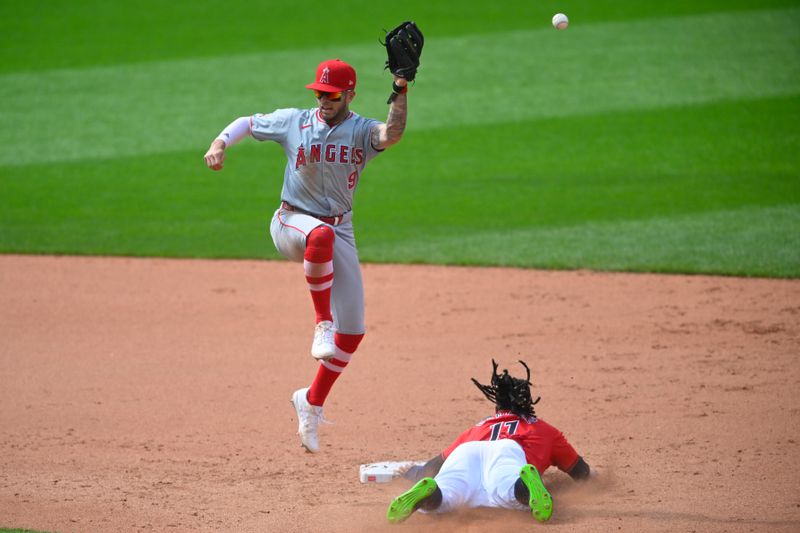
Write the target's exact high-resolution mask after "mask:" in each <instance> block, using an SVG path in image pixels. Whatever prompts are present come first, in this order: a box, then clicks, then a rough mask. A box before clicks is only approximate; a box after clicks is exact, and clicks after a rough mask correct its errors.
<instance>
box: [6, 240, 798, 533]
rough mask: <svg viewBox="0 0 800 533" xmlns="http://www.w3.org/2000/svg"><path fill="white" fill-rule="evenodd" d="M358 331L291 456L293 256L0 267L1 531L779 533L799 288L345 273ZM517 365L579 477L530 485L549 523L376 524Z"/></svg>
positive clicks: (303, 327)
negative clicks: (578, 461) (482, 385)
mask: <svg viewBox="0 0 800 533" xmlns="http://www.w3.org/2000/svg"><path fill="white" fill-rule="evenodd" d="M364 277H365V286H366V292H367V324H368V332H367V335H366V337H365V339H364V342H363V343H362V345H361V347H360V349H359V351H358V352H357V353H356V354H355V356H354V357H353V360H352V362H351V364H350V366H349V367H348V368H347V369H346V371H345V373H344V374H343V376H342V378H341V379H340V380H339V382H338V383H337V384H336V386H335V387H334V389H333V392H332V394H331V396H330V397H329V400H328V403H327V404H326V407H325V414H326V416H327V418H329V419H331V420H333V421H335V424H332V425H326V426H323V427H322V429H321V433H320V440H321V444H322V453H320V454H317V455H311V454H308V453H305V452H304V451H303V449H302V448H301V447H300V446H299V441H298V439H297V436H296V435H295V432H296V430H297V422H296V420H295V415H294V410H293V409H292V406H291V404H290V403H289V398H290V396H291V394H292V392H293V391H294V390H295V389H297V388H299V387H302V386H307V385H308V384H309V382H310V380H311V378H312V377H313V375H314V373H315V372H316V367H317V363H316V362H315V361H313V360H312V359H311V357H310V356H309V354H308V351H309V347H310V342H311V335H312V331H313V320H312V319H313V314H312V311H311V302H310V298H309V296H308V294H307V289H306V287H305V280H304V278H303V276H302V269H301V268H300V267H299V266H298V265H297V264H290V263H287V262H269V261H206V260H203V261H199V260H163V259H156V260H150V259H126V258H110V259H109V258H80V257H79V258H75V257H35V256H2V257H0V295H2V302H3V303H2V306H0V371H1V375H2V378H3V387H2V391H1V392H0V415H2V426H1V429H0V447H2V456H1V457H0V525H2V526H6V527H24V528H31V529H37V530H48V531H59V532H72V531H75V532H78V531H80V532H86V531H176V532H177V531H254V532H255V531H276V532H278V531H280V532H284V531H297V532H300V531H303V532H306V531H333V532H339V531H341V532H345V531H346V532H350V531H383V530H385V531H494V532H497V531H520V530H525V529H528V528H529V529H531V530H533V529H538V528H539V527H546V528H548V531H577V532H608V531H620V530H621V531H639V532H651V531H670V532H675V531H687V532H688V531H697V532H701V531H702V532H705V531H730V532H734V531H736V532H738V531H743V532H744V531H748V532H749V531H786V532H788V531H798V530H800V491H798V479H800V364H798V363H800V362H799V361H798V353H800V282H798V281H797V280H769V279H741V278H725V277H706V276H690V277H687V276H672V275H650V274H607V273H593V272H543V271H534V270H515V269H501V268H452V267H431V266H384V265H365V266H364ZM493 357H494V358H495V359H497V360H498V362H500V364H501V368H509V369H510V370H511V371H512V373H516V372H517V371H519V370H521V367H519V366H518V365H517V364H516V360H517V359H523V360H525V361H527V362H528V363H529V365H530V366H531V368H532V371H533V376H532V381H533V383H534V387H535V389H534V394H535V395H540V396H541V397H542V400H541V402H540V403H539V404H538V405H537V408H536V411H537V414H538V415H539V416H540V417H542V418H543V419H545V420H547V421H548V422H550V423H551V424H553V425H555V426H556V427H558V428H559V429H561V430H562V431H563V432H564V433H565V435H566V436H567V438H568V439H569V440H570V441H571V442H572V443H573V445H574V446H575V447H576V449H577V450H578V452H579V453H580V454H582V455H583V456H584V457H585V458H586V460H587V462H588V463H589V464H590V465H592V467H594V468H595V469H596V470H597V471H598V473H599V475H598V478H597V479H595V480H594V481H593V482H592V483H589V484H585V485H580V486H578V485H575V484H573V483H572V481H571V480H570V479H569V478H568V477H567V476H566V475H564V474H563V473H561V472H558V471H556V470H554V469H551V470H549V471H548V472H547V473H546V474H545V476H544V480H545V483H546V484H547V485H548V486H549V487H550V489H551V492H552V494H553V498H554V501H555V512H554V515H553V519H552V520H551V522H550V523H549V524H547V525H546V526H540V525H538V524H535V523H533V522H532V520H531V518H530V516H529V515H527V514H526V513H522V512H512V511H500V510H489V509H481V510H471V511H465V512H460V513H456V514H453V515H448V516H425V515H420V514H417V515H414V516H412V517H411V518H410V519H409V520H408V521H407V522H405V523H404V524H402V525H400V526H394V527H390V526H389V525H388V524H387V523H386V520H385V512H386V507H387V506H388V504H389V502H390V501H391V499H392V498H393V497H394V496H395V495H397V494H399V493H400V492H402V491H403V490H405V488H406V487H408V486H409V485H410V484H409V483H406V482H404V481H396V482H393V483H389V484H380V485H375V484H367V485H362V484H360V483H359V480H358V465H359V464H361V463H367V462H373V461H379V460H405V459H428V458H430V457H431V456H433V455H434V454H436V453H438V452H440V451H441V450H442V449H443V448H444V447H445V446H446V445H447V444H449V443H450V441H451V440H452V439H453V438H454V437H455V436H456V435H457V434H458V433H460V432H461V431H462V430H463V429H465V428H467V427H468V426H469V425H471V424H473V423H475V422H477V421H478V420H480V419H481V418H483V417H484V416H487V415H489V414H491V407H492V406H491V404H489V403H488V402H487V401H486V400H485V399H484V398H483V396H482V395H481V394H480V392H479V391H478V390H477V389H476V388H475V387H474V386H473V385H472V384H471V382H470V378H471V377H476V378H478V379H479V380H482V381H487V380H488V378H489V376H490V372H491V362H490V360H491V358H493Z"/></svg>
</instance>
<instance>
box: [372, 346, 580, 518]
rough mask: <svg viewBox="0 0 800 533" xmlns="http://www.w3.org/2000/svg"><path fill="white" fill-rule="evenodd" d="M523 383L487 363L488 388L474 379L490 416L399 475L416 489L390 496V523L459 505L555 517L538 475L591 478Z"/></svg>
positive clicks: (551, 504) (538, 516)
mask: <svg viewBox="0 0 800 533" xmlns="http://www.w3.org/2000/svg"><path fill="white" fill-rule="evenodd" d="M520 363H522V365H523V366H524V367H525V370H526V371H527V372H528V375H527V378H526V379H519V378H514V377H512V376H510V375H509V374H508V370H503V373H502V374H498V373H497V363H495V361H494V360H492V366H493V369H492V381H491V385H481V384H480V383H478V381H476V380H475V379H473V380H472V381H473V382H474V383H475V385H476V386H477V387H478V389H480V391H481V392H483V394H484V395H485V396H486V397H487V398H488V399H489V400H490V401H491V402H492V403H494V404H495V408H496V409H495V414H494V415H493V416H490V417H488V418H485V419H484V420H482V421H480V422H479V423H478V424H477V425H475V426H473V427H471V428H470V429H468V430H466V431H464V432H463V433H462V434H461V435H459V436H458V438H456V440H455V441H453V443H452V444H450V445H449V446H448V447H447V448H445V450H444V451H443V452H442V453H441V454H439V455H437V456H435V457H434V458H433V459H431V460H430V461H428V462H427V463H425V464H424V465H419V466H413V467H411V468H410V469H408V470H407V471H406V472H405V473H404V476H405V477H406V478H407V479H410V480H412V481H416V482H417V483H416V484H415V485H414V486H413V487H412V488H411V489H409V490H408V491H406V492H404V493H403V494H401V495H400V496H398V497H397V498H395V499H394V500H393V501H392V503H391V505H390V506H389V509H388V511H387V518H388V519H389V522H392V523H398V522H402V521H403V520H405V519H407V518H408V517H409V516H411V514H412V513H413V512H414V511H416V510H417V509H421V510H423V511H425V512H438V513H443V512H447V511H451V510H454V509H457V508H459V507H502V508H506V509H530V511H531V513H532V514H533V517H534V518H535V519H536V520H538V521H539V522H546V521H547V520H549V519H550V516H551V515H552V512H553V501H552V498H551V497H550V493H549V492H548V491H547V489H546V488H545V486H544V484H543V483H542V479H541V477H540V474H542V473H544V471H545V470H547V469H548V468H549V467H550V466H551V465H555V466H556V467H558V468H559V469H560V470H562V471H564V472H566V473H567V474H569V475H570V476H571V477H572V478H573V479H575V480H584V479H587V478H588V477H589V473H590V469H589V465H588V464H587V463H586V461H584V460H583V458H582V457H581V456H579V455H578V453H577V452H576V451H575V449H574V448H573V447H572V446H571V445H570V443H569V442H567V439H566V438H565V437H564V435H563V434H562V433H561V432H560V431H559V430H558V429H556V428H555V427H553V426H551V425H550V424H548V423H547V422H545V421H544V420H542V419H540V418H537V417H536V414H535V413H534V410H533V406H534V405H535V404H536V403H538V401H539V398H536V400H533V399H532V398H531V390H530V386H531V383H530V370H529V369H528V366H527V365H526V364H525V363H524V362H522V361H520Z"/></svg>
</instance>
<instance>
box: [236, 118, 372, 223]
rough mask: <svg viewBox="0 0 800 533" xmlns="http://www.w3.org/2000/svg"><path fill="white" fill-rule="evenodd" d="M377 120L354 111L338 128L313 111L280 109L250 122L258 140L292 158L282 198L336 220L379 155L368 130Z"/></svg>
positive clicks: (287, 166)
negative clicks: (281, 150) (275, 145)
mask: <svg viewBox="0 0 800 533" xmlns="http://www.w3.org/2000/svg"><path fill="white" fill-rule="evenodd" d="M377 124H380V122H379V121H377V120H374V119H369V118H364V117H361V116H359V115H358V114H356V113H353V112H350V114H349V116H348V117H347V118H346V119H345V120H343V121H342V122H340V123H339V124H337V125H336V126H334V127H330V126H328V124H327V123H326V122H325V121H324V120H323V119H322V117H320V116H319V111H318V110H317V108H313V109H278V110H276V111H274V112H273V113H269V114H266V115H262V114H256V115H253V116H252V117H251V118H250V131H251V132H252V135H253V137H255V138H256V139H258V140H260V141H266V140H270V141H275V142H277V143H279V144H280V145H281V146H282V147H283V150H284V152H285V153H286V157H287V159H288V161H287V164H286V170H285V172H284V176H283V190H282V191H281V199H282V200H285V201H287V202H289V203H290V204H292V205H294V206H295V207H299V208H300V209H303V210H304V211H307V212H309V213H315V214H317V215H322V216H336V215H341V214H343V213H347V212H348V211H350V210H352V208H353V193H354V192H355V189H356V187H357V185H358V180H359V177H360V176H361V172H362V171H363V170H364V166H365V165H366V164H367V161H369V160H370V159H372V158H373V157H375V156H376V155H377V154H379V153H380V151H378V150H376V149H375V148H373V147H372V144H371V142H370V131H371V130H372V128H373V127H375V126H376V125H377Z"/></svg>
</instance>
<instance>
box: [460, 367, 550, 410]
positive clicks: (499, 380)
mask: <svg viewBox="0 0 800 533" xmlns="http://www.w3.org/2000/svg"><path fill="white" fill-rule="evenodd" d="M519 363H520V364H522V366H524V367H525V370H526V371H527V372H528V375H527V377H526V378H525V379H520V378H515V377H512V376H510V375H509V374H508V370H505V369H504V370H503V373H502V374H498V373H497V363H496V362H495V360H494V359H492V381H491V385H481V384H480V383H478V381H477V380H476V379H475V378H472V382H473V383H474V384H475V386H476V387H478V390H480V391H481V392H482V393H483V395H484V396H486V398H487V399H488V400H489V401H490V402H492V403H493V404H495V406H496V408H497V410H498V411H511V412H512V413H514V414H516V415H519V416H527V417H531V416H536V413H534V411H533V406H534V405H536V404H537V403H539V400H540V399H541V398H540V397H538V396H537V398H536V400H533V399H532V398H531V370H530V368H528V365H526V364H525V362H524V361H519Z"/></svg>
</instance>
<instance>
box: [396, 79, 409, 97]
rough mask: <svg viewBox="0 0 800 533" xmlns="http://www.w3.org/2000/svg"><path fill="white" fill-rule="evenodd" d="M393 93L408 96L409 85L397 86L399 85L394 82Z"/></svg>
mask: <svg viewBox="0 0 800 533" xmlns="http://www.w3.org/2000/svg"><path fill="white" fill-rule="evenodd" d="M392 92H393V93H397V94H406V93H407V92H408V84H405V85H403V86H402V87H401V86H399V85H397V83H395V82H394V80H393V81H392Z"/></svg>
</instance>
